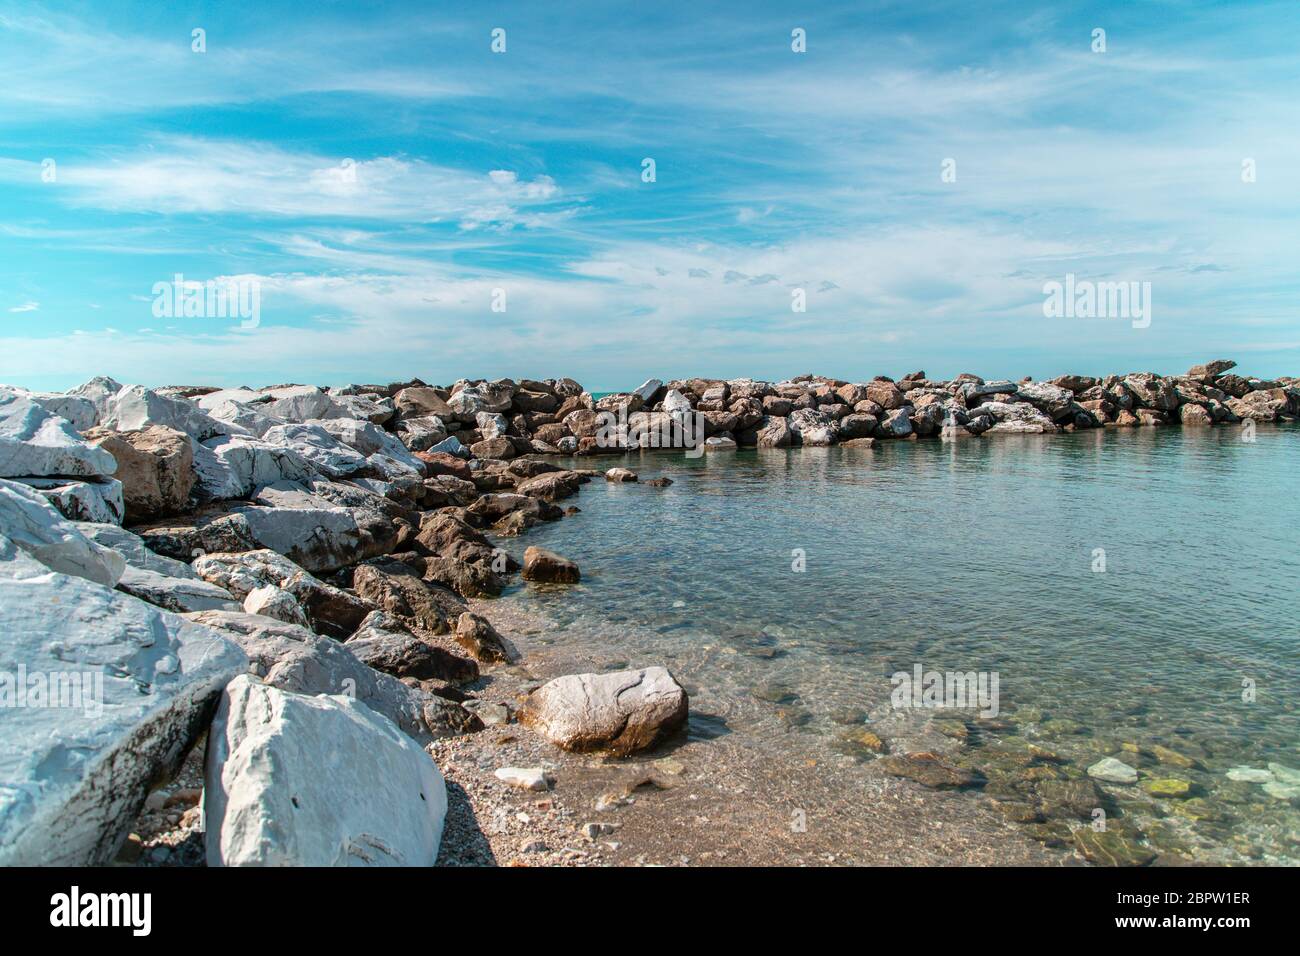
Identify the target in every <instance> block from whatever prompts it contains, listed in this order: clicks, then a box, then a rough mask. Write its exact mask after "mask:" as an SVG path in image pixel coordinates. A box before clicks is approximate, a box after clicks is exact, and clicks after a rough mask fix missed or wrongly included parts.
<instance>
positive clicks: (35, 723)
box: [0, 522, 248, 866]
mask: <svg viewBox="0 0 1300 956" xmlns="http://www.w3.org/2000/svg"><path fill="white" fill-rule="evenodd" d="M3 524H4V526H5V527H6V528H8V527H9V525H8V522H4V523H3ZM0 633H3V634H4V635H5V637H4V640H0V675H3V676H0V683H2V682H3V681H4V680H5V679H6V678H15V677H16V676H17V675H20V674H23V675H24V676H25V680H26V684H27V687H28V693H29V695H30V692H31V690H32V688H33V686H34V685H33V682H34V681H35V682H36V684H39V683H40V682H42V681H45V682H49V681H51V680H54V679H57V680H58V681H60V686H61V690H62V693H63V696H62V698H61V700H62V702H63V703H66V704H74V703H76V704H80V705H81V706H78V707H75V708H74V707H71V706H30V704H31V697H30V696H29V697H28V703H29V706H20V707H7V708H5V710H4V711H3V714H4V716H3V718H2V721H3V733H0V781H2V782H3V783H2V785H0V866H103V865H106V864H108V863H110V862H111V861H112V860H113V858H114V857H115V856H116V854H117V850H118V848H119V847H120V846H121V845H122V843H123V841H124V840H125V839H126V836H127V833H128V832H129V830H130V828H131V826H132V825H133V823H134V821H135V819H136V816H137V814H138V813H139V810H140V807H141V806H142V805H143V804H144V801H145V798H146V796H147V795H148V793H149V791H150V789H151V788H152V787H153V786H154V784H155V783H156V782H157V781H158V780H160V779H166V778H168V777H169V776H171V775H172V774H173V773H175V771H176V770H177V769H178V767H179V765H180V762H181V760H182V759H183V757H184V756H185V753H186V751H187V750H188V749H189V747H190V746H191V744H192V743H193V742H194V740H195V738H196V737H197V736H198V734H200V733H201V732H202V731H203V730H204V723H203V720H204V717H205V715H206V713H207V712H208V711H207V709H208V707H209V706H210V704H211V701H212V700H213V698H214V697H215V696H216V695H217V693H218V692H219V691H220V690H221V688H222V687H224V686H225V684H226V683H227V682H228V681H229V680H231V679H232V678H234V677H235V676H236V675H238V674H240V673H241V672H243V671H244V670H245V668H246V667H247V666H248V665H247V659H246V658H245V656H244V654H243V652H242V651H240V650H239V649H238V648H236V647H235V646H233V645H232V644H230V643H229V642H227V641H226V640H224V639H223V638H221V637H220V635H218V634H216V633H215V632H214V631H211V630H209V629H208V628H205V627H202V626H200V625H197V624H194V623H192V622H190V621H187V620H185V619H184V618H181V617H178V616H176V615H173V614H168V613H167V612H165V611H160V610H158V609H157V608H154V607H151V606H150V605H148V604H146V603H144V602H143V601H139V600H136V599H135V598H133V597H130V596H128V595H125V594H121V593H118V592H117V591H113V590H111V589H109V588H106V587H102V586H100V585H97V584H92V583H91V582H89V581H85V580H82V579H81V578H79V577H72V576H69V575H66V574H51V573H50V572H49V570H48V569H47V568H46V567H45V566H44V565H42V564H39V563H37V562H36V561H34V560H33V559H31V558H30V557H28V556H26V555H24V554H23V553H22V552H21V551H19V550H17V549H16V548H15V547H14V545H13V543H12V542H10V541H9V540H8V539H6V538H3V537H0ZM20 668H22V669H23V670H22V671H20V670H19V669H20ZM78 684H79V685H80V688H81V689H82V690H83V691H84V692H85V693H82V694H74V693H73V689H74V688H75V687H76V686H77V685H78ZM9 689H10V690H11V691H12V690H14V689H15V688H14V687H13V686H12V685H11V686H10V688H9Z"/></svg>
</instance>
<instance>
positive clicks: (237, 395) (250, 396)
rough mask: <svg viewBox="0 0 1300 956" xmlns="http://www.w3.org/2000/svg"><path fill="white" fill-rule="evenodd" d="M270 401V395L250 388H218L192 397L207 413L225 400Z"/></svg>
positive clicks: (252, 403)
mask: <svg viewBox="0 0 1300 956" xmlns="http://www.w3.org/2000/svg"><path fill="white" fill-rule="evenodd" d="M271 401H272V398H271V396H270V395H266V394H264V393H263V392H256V391H254V390H253V389H251V388H219V389H217V390H216V391H215V392H207V393H206V394H203V395H199V396H197V397H196V398H194V399H193V402H194V404H195V405H197V406H199V408H201V409H203V410H204V411H205V412H207V413H208V414H209V415H211V414H212V411H213V409H215V408H217V407H218V406H220V405H224V404H225V403H226V402H235V403H237V404H239V405H258V404H269V403H270V402H271Z"/></svg>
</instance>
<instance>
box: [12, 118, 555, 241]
mask: <svg viewBox="0 0 1300 956" xmlns="http://www.w3.org/2000/svg"><path fill="white" fill-rule="evenodd" d="M34 165H35V164H32V163H26V162H20V161H17V160H5V161H0V178H3V179H7V180H9V181H11V182H24V181H31V182H35V181H36V178H35V177H34V176H33V173H34V169H33V167H34ZM59 184H60V185H59V192H58V194H57V195H58V198H59V199H61V200H62V201H64V202H68V203H70V204H73V205H78V206H91V207H96V208H100V209H107V210H113V211H120V212H151V213H162V214H175V213H224V214H232V215H240V214H245V215H255V216H283V217H303V216H311V217H319V216H336V217H346V218H350V219H360V220H369V219H379V220H395V221H403V222H438V221H451V222H458V223H461V224H462V225H464V226H466V227H467V228H478V227H483V226H506V227H509V226H514V225H521V226H525V227H531V226H539V225H543V224H545V223H546V222H547V221H548V220H549V219H550V218H552V217H555V218H562V217H563V216H564V215H565V214H566V213H565V210H564V209H563V208H555V209H551V208H549V207H550V206H551V205H552V204H555V203H557V202H558V201H559V199H560V197H561V193H560V189H559V187H558V186H557V185H556V183H555V181H554V180H553V179H551V177H549V176H544V175H541V176H536V177H534V178H532V179H521V178H519V176H518V174H517V173H514V172H510V171H506V170H493V171H492V172H490V173H487V174H481V175H479V174H473V173H467V172H464V171H462V170H458V169H452V168H449V167H443V166H436V165H433V164H431V163H427V162H425V161H423V160H416V159H401V158H397V157H392V156H381V157H376V158H374V159H362V160H354V159H351V158H347V157H338V158H330V157H324V156H319V155H313V154H306V153H291V152H288V151H286V150H282V149H280V148H278V147H275V146H270V145H258V144H252V143H239V142H226V141H219V140H203V139H181V140H179V141H178V140H176V139H175V138H169V139H168V141H167V146H166V148H165V149H164V150H157V151H155V150H152V149H146V150H137V151H135V152H133V153H130V154H125V155H123V156H121V157H120V158H118V159H116V160H113V161H108V162H105V161H100V162H97V163H90V162H87V163H77V162H74V161H72V160H69V161H66V162H64V163H62V164H60V170H59Z"/></svg>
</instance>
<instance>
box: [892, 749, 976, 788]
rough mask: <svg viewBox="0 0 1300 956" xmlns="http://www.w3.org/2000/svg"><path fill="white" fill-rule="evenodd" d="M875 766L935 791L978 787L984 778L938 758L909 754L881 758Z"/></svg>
mask: <svg viewBox="0 0 1300 956" xmlns="http://www.w3.org/2000/svg"><path fill="white" fill-rule="evenodd" d="M874 766H877V767H879V768H880V769H881V770H883V771H884V772H885V773H887V774H889V775H890V776H893V777H904V778H906V779H908V780H913V781H915V782H916V783H919V784H921V785H922V786H926V787H930V788H932V789H935V790H961V789H965V788H968V787H977V786H979V785H981V784H982V783H983V778H982V777H981V776H980V775H979V774H977V773H975V772H974V771H971V770H966V769H964V768H961V767H953V766H950V765H949V764H946V763H944V762H943V761H941V760H939V759H938V758H936V757H933V756H928V755H918V754H907V755H896V756H889V757H881V758H880V759H879V760H877V761H876V762H875V764H874Z"/></svg>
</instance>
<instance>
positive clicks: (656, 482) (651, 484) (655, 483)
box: [641, 477, 673, 488]
mask: <svg viewBox="0 0 1300 956" xmlns="http://www.w3.org/2000/svg"><path fill="white" fill-rule="evenodd" d="M672 483H673V480H672V479H671V478H665V477H659V478H650V479H647V480H646V481H643V482H641V484H643V485H645V486H646V487H647V488H667V487H668V486H669V485H671V484H672Z"/></svg>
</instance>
